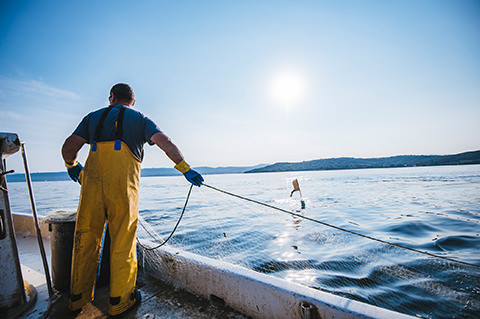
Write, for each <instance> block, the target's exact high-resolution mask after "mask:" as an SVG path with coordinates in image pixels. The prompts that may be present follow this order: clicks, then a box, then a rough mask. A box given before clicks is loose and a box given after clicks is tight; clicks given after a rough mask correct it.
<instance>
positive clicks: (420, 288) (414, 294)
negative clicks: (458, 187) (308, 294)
mask: <svg viewBox="0 0 480 319" xmlns="http://www.w3.org/2000/svg"><path fill="white" fill-rule="evenodd" d="M257 178H258V177H257ZM209 179H210V180H212V179H213V180H214V181H215V182H216V183H217V186H218V185H220V186H218V189H212V188H209V187H205V186H204V187H201V188H194V190H193V191H192V194H191V197H190V198H189V202H188V206H187V208H186V213H185V216H184V217H183V219H182V221H181V223H180V226H179V227H178V229H177V230H176V232H175V234H174V236H173V237H172V238H171V239H170V240H169V242H168V243H167V245H170V246H172V247H175V248H178V249H182V250H185V251H188V252H191V253H195V254H199V255H202V256H206V257H210V258H214V259H216V260H221V261H224V262H228V263H232V264H235V265H240V266H243V267H246V268H249V269H252V270H254V271H258V272H261V273H266V274H269V275H272V276H276V277H280V278H283V279H286V280H289V281H292V282H296V283H299V284H302V285H306V286H309V287H312V288H315V289H319V290H322V291H327V292H331V293H333V294H336V295H340V296H344V297H348V298H350V299H354V300H358V301H361V302H365V303H369V304H373V305H376V306H379V307H382V308H387V309H391V310H394V311H398V312H402V313H406V314H410V315H413V316H419V317H424V318H476V317H477V315H478V313H479V311H480V287H479V283H480V267H479V265H480V256H478V254H476V253H475V252H478V249H479V248H480V237H479V235H478V232H479V231H480V229H479V223H480V214H479V213H478V206H477V205H478V203H479V202H480V198H478V195H477V197H476V198H475V197H474V198H473V200H469V201H468V203H461V204H462V208H461V209H459V208H458V207H457V208H453V206H455V205H458V202H459V199H458V198H456V199H455V201H451V199H448V198H443V199H442V203H446V202H448V201H451V202H452V203H451V205H452V209H450V208H449V207H447V208H446V207H442V208H441V209H440V208H439V207H437V208H435V205H436V204H431V203H432V201H429V198H430V197H435V198H437V197H439V196H440V194H433V193H435V189H434V188H430V189H428V190H426V191H425V190H423V191H422V192H418V189H417V186H415V185H410V186H413V188H414V190H410V192H412V193H415V194H416V197H412V196H409V197H408V198H409V199H410V200H411V201H412V202H410V203H408V205H405V200H404V199H402V198H405V195H399V194H398V193H397V192H398V183H399V182H398V179H395V185H391V184H389V181H388V179H387V180H386V179H383V180H381V181H380V182H378V179H375V178H372V179H371V180H367V182H366V181H365V179H364V180H363V181H362V182H361V183H360V182H359V183H355V182H352V183H350V184H348V183H347V184H345V183H343V186H342V188H343V189H342V192H339V193H341V194H342V196H340V197H339V196H335V195H334V194H333V193H332V191H329V190H326V189H325V188H323V191H320V192H319V193H317V194H312V193H311V192H307V191H306V189H307V188H308V184H309V181H308V178H305V179H304V180H302V179H300V182H301V183H304V184H305V185H307V187H305V188H304V189H303V191H304V195H305V196H306V198H304V200H305V202H306V208H305V209H301V200H302V199H303V198H300V197H299V194H294V195H293V196H292V197H290V192H291V189H292V186H291V182H292V179H293V178H292V177H291V176H282V179H283V181H281V183H279V184H280V185H279V186H277V187H276V188H275V187H273V188H266V187H265V183H264V182H263V181H262V182H258V183H257V184H256V183H253V182H252V180H254V178H252V179H248V180H245V181H244V182H243V183H242V179H241V180H240V182H238V181H237V182H236V183H235V184H233V183H231V182H227V181H226V178H223V177H213V176H212V177H211V178H209ZM402 182H405V183H409V182H410V181H409V180H408V179H407V180H402ZM415 182H418V181H417V180H416V181H415ZM429 182H431V181H429ZM443 182H445V181H442V183H443ZM379 183H380V184H381V185H380V186H379ZM325 184H327V185H328V180H323V185H325ZM360 184H361V186H362V195H361V196H357V195H354V193H355V191H356V190H357V189H356V188H357V187H358V186H359V185H360ZM429 185H431V183H429ZM155 187H156V186H155ZM369 187H370V188H371V189H369ZM219 189H220V190H221V189H225V190H229V191H228V192H227V193H222V192H221V191H219ZM312 189H319V188H318V187H317V188H312ZM379 189H381V191H382V192H383V194H379V193H378V191H379ZM473 191H475V190H473ZM333 192H337V191H336V190H334V191H333ZM185 194H186V191H185ZM237 194H240V196H238V197H235V196H232V195H237ZM402 196H403V197H402ZM422 196H423V197H422ZM429 196H430V197H429ZM473 196H475V195H473ZM370 197H371V198H370ZM249 199H253V201H250V200H249ZM184 201H185V195H183V197H182V196H178V197H170V198H169V199H168V200H165V201H163V200H162V201H160V200H159V202H158V203H156V208H157V209H156V210H155V212H154V213H153V212H152V211H150V210H148V209H147V210H145V211H141V216H143V220H141V224H143V225H144V226H145V228H146V229H147V230H148V231H146V229H145V228H144V227H139V231H138V236H139V239H140V242H141V241H142V238H143V239H148V240H157V241H158V242H159V243H161V242H163V240H164V239H165V238H167V237H168V236H169V235H170V233H171V231H172V228H173V226H174V225H175V223H176V222H177V219H178V217H179V216H180V213H181V211H182V209H183V205H184ZM257 201H258V202H260V203H263V204H266V205H267V206H271V207H266V206H264V205H261V204H259V203H258V202H257ZM453 202H454V203H453ZM435 203H437V201H435ZM276 207H278V208H280V209H276ZM385 207H388V210H387V212H386V211H385V209H384V208H385ZM412 207H414V208H415V209H413V210H412ZM285 211H287V212H292V213H293V215H291V214H287V213H286V212H285ZM360 211H361V214H359V212H360ZM432 217H435V218H433V219H432ZM452 223H459V224H460V226H461V227H459V225H456V229H459V228H462V229H463V230H464V231H465V232H462V233H461V234H459V233H455V234H449V235H445V234H446V233H447V232H448V229H443V228H448V225H449V224H452ZM329 225H333V226H335V227H330V226H329ZM442 227H443V228H442ZM344 230H349V231H350V232H345V231H344ZM352 232H353V233H352ZM356 233H358V234H363V235H367V237H371V238H373V239H378V240H380V241H376V240H372V239H371V238H366V237H362V236H358V235H357V234H356ZM472 233H474V234H475V233H476V235H473V236H472V235H471V234H472ZM465 234H467V235H465ZM395 245H398V246H395ZM399 246H405V247H406V248H410V249H413V250H409V249H404V248H402V247H399ZM422 252H426V253H428V254H429V255H427V254H423V253H422ZM150 254H153V255H151V257H152V256H153V257H154V254H155V252H154V251H152V252H150ZM432 255H438V256H439V257H434V256H432ZM444 258H447V259H444ZM149 259H150V262H155V258H149ZM448 259H454V260H457V259H458V260H459V261H461V262H456V261H452V260H448Z"/></svg>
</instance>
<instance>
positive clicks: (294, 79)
mask: <svg viewBox="0 0 480 319" xmlns="http://www.w3.org/2000/svg"><path fill="white" fill-rule="evenodd" d="M270 94H271V97H272V98H273V100H274V101H275V102H276V103H278V104H279V105H282V106H284V107H286V108H287V109H290V108H291V107H293V106H296V105H298V103H299V102H300V100H301V99H302V98H303V97H304V96H305V80H304V78H303V77H302V75H301V74H300V73H299V72H295V71H291V70H285V71H281V72H279V73H278V74H276V75H275V76H274V77H273V79H272V81H271V87H270Z"/></svg>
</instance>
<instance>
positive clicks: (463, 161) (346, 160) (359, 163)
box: [246, 151, 480, 173]
mask: <svg viewBox="0 0 480 319" xmlns="http://www.w3.org/2000/svg"><path fill="white" fill-rule="evenodd" d="M467 164H480V151H473V152H465V153H460V154H455V155H399V156H391V157H380V158H354V157H339V158H327V159H318V160H312V161H304V162H296V163H275V164H273V165H268V166H265V167H261V168H256V169H252V170H249V171H247V172H246V173H266V172H286V171H318V170H339V169H362V168H387V167H413V166H439V165H467Z"/></svg>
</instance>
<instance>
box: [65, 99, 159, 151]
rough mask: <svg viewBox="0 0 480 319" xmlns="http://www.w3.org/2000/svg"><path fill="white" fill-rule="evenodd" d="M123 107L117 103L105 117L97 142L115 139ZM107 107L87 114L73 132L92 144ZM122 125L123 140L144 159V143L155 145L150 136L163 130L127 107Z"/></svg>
mask: <svg viewBox="0 0 480 319" xmlns="http://www.w3.org/2000/svg"><path fill="white" fill-rule="evenodd" d="M123 107H125V106H123V105H115V106H113V107H112V110H110V112H109V113H108V115H107V117H106V118H105V122H104V124H103V130H102V132H101V134H100V138H99V139H98V140H97V142H107V141H114V140H115V122H116V121H117V118H118V113H119V112H120V108H123ZM105 109H106V108H101V109H99V110H97V111H93V112H91V113H89V114H88V115H87V116H85V117H84V118H83V120H82V121H81V122H80V124H78V126H77V128H76V129H75V131H74V132H73V134H75V135H78V136H80V137H82V138H84V139H86V140H87V143H88V144H91V143H92V142H93V139H94V137H95V130H96V128H97V124H98V121H99V120H100V116H101V115H102V113H103V111H104V110H105ZM122 126H123V134H122V141H123V142H124V143H125V144H127V146H128V148H129V149H130V151H131V152H132V153H133V155H135V157H136V158H138V159H139V160H143V145H144V144H145V143H147V142H148V143H149V144H150V145H153V142H152V141H150V138H151V137H152V136H153V135H154V134H156V133H158V132H161V130H160V128H159V127H158V126H157V125H156V124H155V123H154V122H153V121H152V120H150V119H149V118H148V117H146V116H145V115H143V114H142V113H141V112H139V111H137V110H134V109H132V108H126V110H125V114H124V117H123V125H122Z"/></svg>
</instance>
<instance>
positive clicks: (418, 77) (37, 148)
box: [0, 0, 480, 171]
mask: <svg viewBox="0 0 480 319" xmlns="http://www.w3.org/2000/svg"><path fill="white" fill-rule="evenodd" d="M286 72H287V73H288V72H290V73H295V74H297V76H298V77H299V78H300V80H301V83H302V94H301V96H299V97H298V98H297V99H295V100H294V101H291V102H290V103H288V109H287V103H286V102H285V103H283V102H281V101H280V100H279V98H278V96H277V97H276V98H275V97H272V96H271V95H272V94H271V86H272V83H274V82H275V79H276V78H278V77H279V76H281V75H282V74H284V73H286ZM118 82H126V83H129V84H131V85H132V86H133V88H134V90H135V93H136V98H137V102H136V105H135V107H136V108H137V109H138V110H140V111H142V112H143V113H144V114H146V115H147V116H149V117H150V118H152V119H153V120H154V121H155V122H156V123H157V124H158V125H159V126H160V127H161V128H162V130H164V131H165V132H166V133H167V135H169V136H170V137H171V138H172V139H173V140H174V142H175V143H176V144H177V145H178V146H179V147H180V148H181V150H182V152H183V153H184V155H185V157H186V160H187V162H189V163H190V164H191V165H193V166H233V165H235V166H247V165H255V164H258V163H274V162H279V161H303V160H311V159H317V158H327V157H340V156H355V157H380V156H392V155H399V154H452V153H458V152H464V151H470V150H475V149H480V142H479V141H480V125H478V122H479V120H480V2H479V1H441V0H435V1H433V0H432V1H395V2H393V1H328V2H327V1H181V2H180V1H137V2H133V1H82V2H73V3H71V2H68V1H48V2H47V1H21V2H20V1H3V2H2V3H1V4H0V111H1V114H2V116H1V117H0V131H4V132H5V131H7V132H16V133H18V134H19V136H20V138H21V139H22V140H23V141H25V142H26V143H27V144H26V145H27V152H28V154H29V161H30V166H31V170H32V171H61V170H63V169H64V166H63V161H62V159H61V156H60V147H61V145H62V143H63V141H64V140H65V138H66V137H67V136H68V135H69V134H71V132H72V131H73V130H74V128H75V127H76V125H77V124H78V123H79V122H80V120H81V119H82V117H83V116H84V115H86V114H87V113H88V112H90V111H92V110H95V109H98V108H100V107H102V106H105V105H107V98H108V91H109V89H110V87H111V86H112V85H113V84H115V83H118ZM86 154H87V150H84V151H83V152H82V153H81V156H80V160H81V161H82V162H84V161H85V156H86ZM7 164H8V167H10V168H14V169H16V170H17V171H23V169H22V164H21V159H20V156H19V155H14V156H12V157H11V158H9V159H8V160H7ZM171 166H172V163H171V162H170V161H169V160H168V159H167V158H166V157H165V156H164V154H163V153H162V152H161V151H159V150H158V149H155V148H152V147H148V146H146V157H145V160H144V164H143V167H171Z"/></svg>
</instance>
